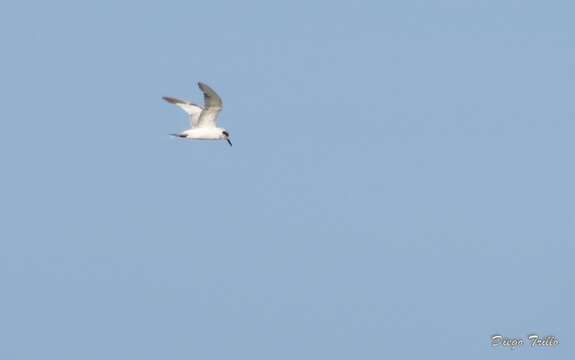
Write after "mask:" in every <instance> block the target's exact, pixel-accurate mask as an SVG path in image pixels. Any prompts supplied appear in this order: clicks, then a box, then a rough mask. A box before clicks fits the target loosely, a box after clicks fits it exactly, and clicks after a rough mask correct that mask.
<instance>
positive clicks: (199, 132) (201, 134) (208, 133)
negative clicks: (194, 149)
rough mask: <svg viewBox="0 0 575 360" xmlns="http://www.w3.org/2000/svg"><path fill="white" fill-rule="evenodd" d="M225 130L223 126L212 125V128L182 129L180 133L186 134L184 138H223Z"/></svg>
mask: <svg viewBox="0 0 575 360" xmlns="http://www.w3.org/2000/svg"><path fill="white" fill-rule="evenodd" d="M224 131H226V129H224V128H219V127H213V128H201V127H197V128H191V129H188V130H185V131H182V132H181V133H180V134H181V135H186V139H192V140H223V139H225V138H226V137H225V135H223V132H224Z"/></svg>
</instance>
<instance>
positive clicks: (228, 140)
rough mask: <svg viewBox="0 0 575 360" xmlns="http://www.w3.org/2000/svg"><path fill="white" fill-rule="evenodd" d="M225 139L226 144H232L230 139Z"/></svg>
mask: <svg viewBox="0 0 575 360" xmlns="http://www.w3.org/2000/svg"><path fill="white" fill-rule="evenodd" d="M226 141H227V142H228V144H230V146H232V142H231V141H230V139H229V138H226Z"/></svg>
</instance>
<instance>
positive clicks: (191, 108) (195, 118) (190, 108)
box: [162, 96, 203, 128]
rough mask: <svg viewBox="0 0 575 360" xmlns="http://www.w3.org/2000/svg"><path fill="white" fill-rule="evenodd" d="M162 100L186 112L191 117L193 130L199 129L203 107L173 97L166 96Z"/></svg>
mask: <svg viewBox="0 0 575 360" xmlns="http://www.w3.org/2000/svg"><path fill="white" fill-rule="evenodd" d="M162 99H164V100H166V101H167V102H169V103H170V104H174V105H176V106H177V107H179V108H180V109H182V110H184V111H185V112H186V113H187V114H188V115H189V116H190V122H191V123H192V127H193V128H195V127H198V123H199V121H200V114H201V113H202V110H203V109H202V107H201V106H199V105H196V104H194V103H191V102H189V101H184V100H180V99H176V98H173V97H167V96H164V97H163V98H162Z"/></svg>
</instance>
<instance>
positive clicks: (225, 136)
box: [222, 130, 232, 146]
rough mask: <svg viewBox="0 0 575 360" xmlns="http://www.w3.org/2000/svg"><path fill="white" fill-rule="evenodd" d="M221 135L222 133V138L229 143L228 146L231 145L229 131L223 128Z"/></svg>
mask: <svg viewBox="0 0 575 360" xmlns="http://www.w3.org/2000/svg"><path fill="white" fill-rule="evenodd" d="M222 135H224V139H226V141H227V142H228V144H230V146H232V142H231V141H230V133H229V132H227V131H225V130H224V131H222Z"/></svg>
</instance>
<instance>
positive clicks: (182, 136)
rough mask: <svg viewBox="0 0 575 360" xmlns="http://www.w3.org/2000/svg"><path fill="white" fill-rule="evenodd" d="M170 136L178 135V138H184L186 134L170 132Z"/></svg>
mask: <svg viewBox="0 0 575 360" xmlns="http://www.w3.org/2000/svg"><path fill="white" fill-rule="evenodd" d="M170 135H171V136H175V137H179V138H185V137H186V135H185V134H170Z"/></svg>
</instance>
